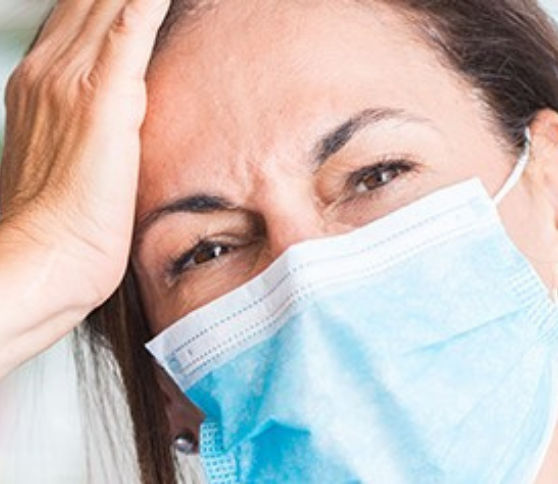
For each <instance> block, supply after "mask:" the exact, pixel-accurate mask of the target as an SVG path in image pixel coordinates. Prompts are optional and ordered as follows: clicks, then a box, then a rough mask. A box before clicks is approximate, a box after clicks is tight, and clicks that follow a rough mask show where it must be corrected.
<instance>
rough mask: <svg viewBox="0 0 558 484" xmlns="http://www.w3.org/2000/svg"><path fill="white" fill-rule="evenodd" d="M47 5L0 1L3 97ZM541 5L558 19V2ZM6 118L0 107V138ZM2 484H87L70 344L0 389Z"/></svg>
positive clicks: (35, 1)
mask: <svg viewBox="0 0 558 484" xmlns="http://www.w3.org/2000/svg"><path fill="white" fill-rule="evenodd" d="M496 1H497V0H496ZM49 3H50V2H49V1H45V0H0V95H1V94H2V89H3V86H4V84H5V82H6V79H7V77H8V74H9V72H10V71H11V70H12V69H13V67H14V66H15V64H16V63H17V61H18V59H19V58H20V56H21V55H22V53H23V51H24V49H25V47H26V45H27V44H28V42H29V39H31V37H32V33H33V32H32V29H33V28H34V27H35V26H36V25H37V23H38V22H39V21H40V19H41V18H42V16H43V15H44V13H45V12H46V11H47V9H48V4H49ZM542 3H543V5H545V6H546V7H547V8H548V9H549V10H550V11H551V12H552V13H553V14H554V15H555V16H556V18H558V0H545V1H543V2H542ZM3 117H4V112H3V106H2V107H1V108H0V132H2V131H3V127H2V126H3ZM0 139H1V137H0ZM2 324H5V322H3V321H2ZM0 482H1V483H2V484H31V483H40V484H64V483H80V482H84V470H83V446H82V444H81V435H80V422H79V413H78V411H77V394H76V387H75V378H74V374H73V364H72V359H71V357H70V354H69V351H68V345H67V343H66V342H62V343H61V344H59V345H57V346H56V347H55V348H53V349H52V350H50V351H49V352H47V353H46V354H44V355H42V356H41V357H39V358H38V359H36V360H35V361H32V362H30V363H28V364H27V365H25V366H24V367H23V368H21V369H20V370H19V371H18V372H16V373H15V374H14V375H12V376H11V377H10V378H8V379H7V380H5V381H4V382H3V383H2V385H0ZM107 482H109V481H107Z"/></svg>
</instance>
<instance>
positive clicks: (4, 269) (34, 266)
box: [0, 221, 92, 377]
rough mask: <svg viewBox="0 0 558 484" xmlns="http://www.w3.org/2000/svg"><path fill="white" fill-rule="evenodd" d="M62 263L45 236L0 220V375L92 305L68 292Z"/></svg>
mask: <svg viewBox="0 0 558 484" xmlns="http://www.w3.org/2000/svg"><path fill="white" fill-rule="evenodd" d="M64 265H65V262H64V257H63V254H62V253H61V251H60V250H59V249H58V248H57V247H56V246H55V245H53V244H51V243H50V242H49V241H48V240H47V239H44V240H43V239H40V238H38V237H37V236H35V235H34V234H32V233H31V232H29V231H27V230H25V229H24V228H23V227H22V226H21V225H19V224H14V223H11V222H10V221H6V222H1V223H0V377H1V376H2V375H3V374H5V373H7V372H8V371H10V370H11V369H13V368H15V367H16V366H18V365H19V364H21V363H22V362H23V361H25V360H27V359H29V358H31V357H32V356H35V355H36V354H37V353H39V352H41V351H43V350H45V349H46V348H48V347H49V346H50V345H52V344H53V343H55V342H56V341H58V340H59V339H60V338H62V337H63V336H64V335H65V334H67V333H69V332H70V331H71V330H72V329H73V328H74V327H75V326H76V325H77V324H79V322H80V321H81V320H83V319H84V318H85V316H86V315H87V314H88V312H89V311H90V310H91V309H92V308H90V307H88V305H87V304H85V303H83V302H80V301H79V300H77V298H75V295H73V294H72V290H71V288H72V281H64V280H63V279H64V278H63V274H64V273H65V272H66V270H67V268H66V267H64ZM74 286H75V283H74Z"/></svg>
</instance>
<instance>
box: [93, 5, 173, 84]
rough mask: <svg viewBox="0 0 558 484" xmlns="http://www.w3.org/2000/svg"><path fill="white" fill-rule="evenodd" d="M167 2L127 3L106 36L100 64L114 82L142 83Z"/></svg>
mask: <svg viewBox="0 0 558 484" xmlns="http://www.w3.org/2000/svg"><path fill="white" fill-rule="evenodd" d="M170 3H171V0H130V1H128V2H127V4H126V6H125V7H124V8H123V9H122V11H121V12H120V15H119V16H118V17H117V19H116V21H115V22H113V24H112V27H111V29H110V31H109V34H108V35H107V38H106V41H105V44H104V46H103V49H102V51H101V54H100V58H99V61H100V64H101V65H102V66H104V67H105V68H106V69H108V72H109V73H110V74H109V75H110V77H111V78H112V79H114V80H123V81H127V80H143V78H144V76H145V72H146V70H147V66H148V64H149V61H150V58H151V53H152V51H153V47H154V44H155V39H156V37H157V32H158V30H159V27H160V26H161V24H162V23H163V20H164V18H165V15H166V13H167V11H168V9H169V6H170Z"/></svg>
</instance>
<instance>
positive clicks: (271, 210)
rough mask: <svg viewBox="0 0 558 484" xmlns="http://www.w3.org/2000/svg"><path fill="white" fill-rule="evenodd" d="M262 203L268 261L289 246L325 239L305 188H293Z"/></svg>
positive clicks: (321, 222) (317, 215)
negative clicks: (264, 205)
mask: <svg viewBox="0 0 558 484" xmlns="http://www.w3.org/2000/svg"><path fill="white" fill-rule="evenodd" d="M266 201H267V203H266V205H267V206H266V207H265V209H264V212H263V215H264V219H265V224H266V233H267V245H268V249H269V256H270V257H271V258H272V259H275V258H277V257H279V256H280V255H281V254H282V253H283V252H285V251H286V250H287V249H288V248H289V247H291V246H292V245H295V244H298V243H300V242H304V241H305V240H311V239H316V238H320V237H325V236H326V235H327V233H326V225H325V223H324V220H323V218H322V216H321V214H320V210H319V207H318V206H317V204H316V203H315V201H314V200H313V199H312V196H311V192H310V190H309V189H308V187H306V189H303V187H299V188H298V189H295V185H294V184H293V185H291V187H290V189H284V190H282V191H281V192H280V193H270V194H268V197H266Z"/></svg>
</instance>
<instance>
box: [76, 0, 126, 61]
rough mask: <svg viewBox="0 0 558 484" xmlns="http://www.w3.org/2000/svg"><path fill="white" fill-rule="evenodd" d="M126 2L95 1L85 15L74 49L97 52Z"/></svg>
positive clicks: (122, 0)
mask: <svg viewBox="0 0 558 484" xmlns="http://www.w3.org/2000/svg"><path fill="white" fill-rule="evenodd" d="M126 3H127V0H95V1H94V2H93V4H92V5H91V8H90V10H89V12H88V14H87V17H86V19H85V22H84V24H83V27H82V29H81V32H80V34H79V36H78V37H77V38H76V40H75V42H74V44H75V46H74V48H75V49H77V50H81V51H84V50H85V51H92V50H93V51H94V52H95V53H96V54H98V51H99V50H100V49H101V48H102V45H103V44H104V41H105V38H106V36H107V34H108V32H109V31H110V29H111V27H112V25H113V23H114V22H115V20H116V19H117V18H118V16H119V15H120V12H121V11H122V9H123V8H124V7H125V5H126Z"/></svg>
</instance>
